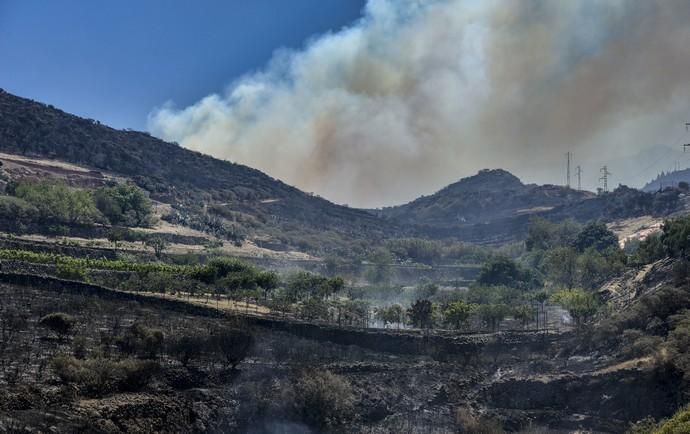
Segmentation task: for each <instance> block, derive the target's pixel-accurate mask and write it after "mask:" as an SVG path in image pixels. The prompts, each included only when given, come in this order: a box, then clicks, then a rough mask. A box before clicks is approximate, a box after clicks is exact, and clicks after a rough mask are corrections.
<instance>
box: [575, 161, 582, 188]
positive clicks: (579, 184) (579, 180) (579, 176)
mask: <svg viewBox="0 0 690 434" xmlns="http://www.w3.org/2000/svg"><path fill="white" fill-rule="evenodd" d="M576 170H577V172H575V173H576V174H577V190H578V191H580V190H582V167H580V165H578V166H577V168H576Z"/></svg>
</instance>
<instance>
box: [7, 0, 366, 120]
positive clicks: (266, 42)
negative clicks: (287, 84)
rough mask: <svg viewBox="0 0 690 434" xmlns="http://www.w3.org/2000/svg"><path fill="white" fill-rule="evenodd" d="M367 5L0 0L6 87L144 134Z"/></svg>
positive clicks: (285, 0)
mask: <svg viewBox="0 0 690 434" xmlns="http://www.w3.org/2000/svg"><path fill="white" fill-rule="evenodd" d="M364 3H365V1H364V0H225V1H221V0H208V1H203V2H201V1H199V2H191V1H182V0H148V1H137V0H117V1H109V2H105V1H93V0H65V1H60V2H58V1H39V0H0V87H2V88H4V89H5V90H7V91H9V92H12V93H15V94H17V95H20V96H24V97H28V98H32V99H36V100H40V101H43V102H46V103H50V104H53V105H55V106H57V107H59V108H61V109H63V110H65V111H68V112H71V113H75V114H78V115H80V116H84V117H90V118H94V119H98V120H100V121H102V122H104V123H106V124H109V125H111V126H113V127H116V128H135V129H144V128H145V126H146V117H147V115H148V113H149V112H150V111H151V110H152V109H153V108H154V107H157V106H160V105H162V104H163V103H164V102H166V101H168V100H172V101H173V102H174V103H175V104H177V105H179V106H186V105H188V104H191V103H193V102H195V101H197V100H198V99H199V98H202V97H203V96H205V95H208V94H210V93H213V92H221V91H222V90H223V89H224V88H225V87H226V86H227V85H228V84H230V83H231V82H232V81H233V80H234V79H235V78H237V77H239V76H241V75H243V74H245V73H249V72H252V71H255V70H257V69H261V68H262V67H263V66H265V64H266V62H267V61H268V60H269V59H270V58H271V54H272V53H273V51H274V50H276V49H279V48H282V47H287V48H295V49H297V48H300V47H302V46H303V45H304V43H305V42H306V41H307V40H308V39H309V38H310V37H312V36H317V35H320V34H323V33H325V32H328V31H337V30H339V29H341V28H342V27H343V26H347V25H349V24H351V23H352V22H354V21H355V20H357V19H358V18H359V16H360V15H361V11H362V8H363V7H364Z"/></svg>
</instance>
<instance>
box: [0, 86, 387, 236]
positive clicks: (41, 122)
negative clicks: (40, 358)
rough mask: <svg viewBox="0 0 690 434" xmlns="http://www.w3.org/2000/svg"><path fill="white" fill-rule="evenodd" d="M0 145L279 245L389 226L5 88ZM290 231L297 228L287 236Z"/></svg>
mask: <svg viewBox="0 0 690 434" xmlns="http://www.w3.org/2000/svg"><path fill="white" fill-rule="evenodd" d="M0 151H2V152H8V153H13V154H21V155H26V156H35V157H44V158H50V159H57V160H63V161H66V162H69V163H74V164H78V165H81V166H85V167H88V168H91V169H93V170H95V171H105V172H111V173H114V174H118V175H124V176H126V177H129V178H130V179H132V180H134V181H135V182H136V183H137V184H138V185H139V186H140V187H142V188H144V189H146V190H148V191H149V192H150V193H151V197H152V198H154V199H156V200H159V201H161V202H164V203H169V204H172V205H173V206H174V207H175V208H176V210H177V213H176V214H175V217H174V218H176V219H177V220H180V221H182V222H185V221H190V220H195V221H197V220H204V219H203V218H199V217H198V214H200V213H210V214H213V216H214V217H217V218H221V219H224V220H226V221H228V222H231V223H232V224H233V225H235V226H237V227H238V231H240V232H243V233H245V234H248V235H252V236H258V237H260V238H264V239H274V238H275V237H276V235H277V234H278V233H279V234H281V235H282V238H283V239H282V240H279V241H278V244H282V245H283V248H288V246H292V247H295V245H296V244H298V243H299V242H301V241H300V240H298V238H300V237H299V236H297V235H304V233H305V232H306V233H309V234H312V235H313V234H317V235H318V233H319V232H321V231H332V232H334V233H335V234H334V235H333V236H332V237H331V238H339V237H345V238H351V237H352V236H353V235H357V236H364V237H367V238H368V239H378V238H381V237H383V236H384V235H390V234H391V233H393V232H394V229H391V224H390V223H387V222H383V221H381V220H380V219H378V218H376V217H375V216H373V215H372V214H370V213H368V212H366V211H361V210H356V209H351V208H348V207H344V206H339V205H336V204H333V203H331V202H329V201H327V200H325V199H322V198H319V197H315V196H311V195H309V194H306V193H304V192H302V191H300V190H298V189H297V188H294V187H291V186H289V185H287V184H285V183H283V182H281V181H278V180H276V179H273V178H271V177H270V176H268V175H266V174H264V173H262V172H261V171H259V170H256V169H252V168H250V167H247V166H243V165H240V164H235V163H231V162H228V161H221V160H218V159H215V158H212V157H210V156H207V155H203V154H201V153H198V152H193V151H190V150H188V149H184V148H182V147H180V146H179V145H177V144H174V143H167V142H164V141H162V140H159V139H157V138H155V137H152V136H150V135H149V134H147V133H143V132H136V131H126V130H116V129H113V128H110V127H107V126H105V125H102V124H101V123H100V122H98V121H96V120H92V119H83V118H80V117H77V116H74V115H71V114H68V113H65V112H63V111H61V110H58V109H56V108H55V107H53V106H50V105H46V104H42V103H39V102H35V101H32V100H28V99H25V98H21V97H18V96H15V95H12V94H10V93H8V92H5V91H0ZM197 226H199V225H197ZM295 231H296V232H300V234H296V236H295V237H294V238H295V239H290V234H291V232H295ZM274 243H275V241H274ZM298 247H299V246H298ZM301 247H302V248H304V247H305V246H301ZM306 247H307V248H308V247H309V246H306Z"/></svg>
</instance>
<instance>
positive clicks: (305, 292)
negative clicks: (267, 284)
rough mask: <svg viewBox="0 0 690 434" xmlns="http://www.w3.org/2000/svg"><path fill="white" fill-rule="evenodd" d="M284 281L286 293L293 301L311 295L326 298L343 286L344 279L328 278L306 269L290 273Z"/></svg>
mask: <svg viewBox="0 0 690 434" xmlns="http://www.w3.org/2000/svg"><path fill="white" fill-rule="evenodd" d="M285 283H286V284H285V290H286V295H287V296H288V297H290V298H291V299H292V301H293V302H294V301H298V300H301V299H304V298H311V297H317V298H327V297H329V296H331V295H333V294H335V293H337V292H339V291H341V290H342V289H343V287H344V286H345V281H344V280H343V279H342V278H341V277H332V278H330V279H329V278H326V277H323V276H319V275H318V274H313V273H309V272H308V271H297V272H294V273H291V274H290V275H289V276H288V277H287V279H286V282H285Z"/></svg>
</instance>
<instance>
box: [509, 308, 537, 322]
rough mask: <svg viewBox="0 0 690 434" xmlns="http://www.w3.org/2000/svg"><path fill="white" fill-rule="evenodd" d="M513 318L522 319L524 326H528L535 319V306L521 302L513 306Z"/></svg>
mask: <svg viewBox="0 0 690 434" xmlns="http://www.w3.org/2000/svg"><path fill="white" fill-rule="evenodd" d="M512 315H513V318H515V319H516V320H517V321H520V323H521V324H522V326H523V327H526V326H527V325H528V324H529V323H530V322H531V321H532V320H533V319H534V308H533V307H532V306H530V305H527V304H521V305H519V306H515V307H513V312H512Z"/></svg>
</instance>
